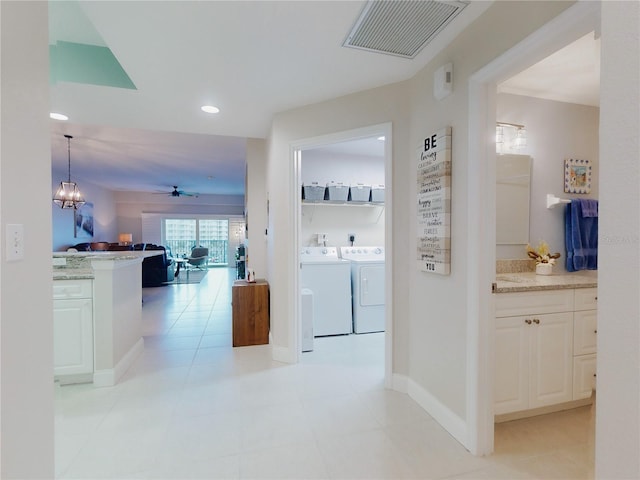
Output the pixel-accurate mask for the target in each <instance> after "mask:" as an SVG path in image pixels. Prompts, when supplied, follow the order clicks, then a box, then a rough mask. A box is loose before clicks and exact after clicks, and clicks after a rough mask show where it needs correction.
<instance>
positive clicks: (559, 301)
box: [496, 290, 573, 317]
mask: <svg viewBox="0 0 640 480" xmlns="http://www.w3.org/2000/svg"><path fill="white" fill-rule="evenodd" d="M571 311H573V290H546V291H542V292H514V293H499V294H497V295H496V317H511V316H515V315H533V314H542V313H555V312H571Z"/></svg>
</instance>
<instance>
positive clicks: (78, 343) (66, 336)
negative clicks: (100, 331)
mask: <svg viewBox="0 0 640 480" xmlns="http://www.w3.org/2000/svg"><path fill="white" fill-rule="evenodd" d="M53 353H54V374H55V375H76V374H80V373H91V372H93V302H92V300H91V299H90V298H80V299H71V300H54V302H53Z"/></svg>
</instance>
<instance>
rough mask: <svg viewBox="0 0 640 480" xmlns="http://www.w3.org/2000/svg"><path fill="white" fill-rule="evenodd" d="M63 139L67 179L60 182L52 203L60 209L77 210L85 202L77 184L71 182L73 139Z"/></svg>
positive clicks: (67, 137) (68, 137)
mask: <svg viewBox="0 0 640 480" xmlns="http://www.w3.org/2000/svg"><path fill="white" fill-rule="evenodd" d="M64 137H65V138H66V139H67V154H68V168H69V170H68V172H69V178H68V180H67V181H66V182H65V181H64V180H63V181H61V182H60V186H59V187H58V190H57V191H56V194H55V195H54V196H53V203H55V204H56V205H58V206H59V207H60V208H73V209H74V210H77V209H78V208H79V207H81V206H82V205H84V204H85V201H84V197H83V196H82V194H81V193H80V189H79V188H78V184H77V183H76V182H72V181H71V139H72V138H73V137H72V136H71V135H65V136H64Z"/></svg>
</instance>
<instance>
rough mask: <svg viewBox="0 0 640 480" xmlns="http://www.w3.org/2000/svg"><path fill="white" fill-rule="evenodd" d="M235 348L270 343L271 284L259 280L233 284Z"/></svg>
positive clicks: (237, 281)
mask: <svg viewBox="0 0 640 480" xmlns="http://www.w3.org/2000/svg"><path fill="white" fill-rule="evenodd" d="M231 292H232V308H233V346H234V347H244V346H247V345H264V344H268V343H269V284H268V283H267V281H266V280H263V279H257V280H256V282H255V283H249V282H247V281H246V280H236V281H235V282H233V287H232V289H231Z"/></svg>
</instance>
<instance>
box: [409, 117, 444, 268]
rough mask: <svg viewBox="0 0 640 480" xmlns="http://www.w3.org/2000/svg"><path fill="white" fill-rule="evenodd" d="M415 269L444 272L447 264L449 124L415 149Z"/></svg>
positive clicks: (425, 139) (426, 138)
mask: <svg viewBox="0 0 640 480" xmlns="http://www.w3.org/2000/svg"><path fill="white" fill-rule="evenodd" d="M417 201H418V252H417V253H418V269H419V270H421V271H423V272H431V273H438V274H441V275H448V274H449V272H450V266H451V233H450V232H451V127H445V128H443V129H442V130H439V131H437V132H435V133H433V134H431V135H429V136H427V137H425V138H424V140H423V142H422V145H421V146H420V149H419V150H418V198H417Z"/></svg>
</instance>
